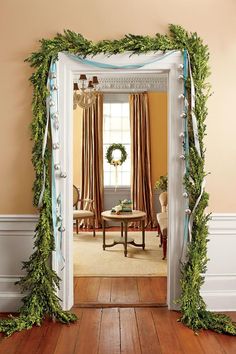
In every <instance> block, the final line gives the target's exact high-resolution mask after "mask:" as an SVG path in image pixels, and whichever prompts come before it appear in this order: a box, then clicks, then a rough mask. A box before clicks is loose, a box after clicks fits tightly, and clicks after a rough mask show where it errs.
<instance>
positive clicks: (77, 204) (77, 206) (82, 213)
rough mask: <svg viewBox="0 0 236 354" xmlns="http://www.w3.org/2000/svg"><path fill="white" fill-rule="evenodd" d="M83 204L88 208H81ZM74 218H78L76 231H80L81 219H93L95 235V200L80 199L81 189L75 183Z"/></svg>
mask: <svg viewBox="0 0 236 354" xmlns="http://www.w3.org/2000/svg"><path fill="white" fill-rule="evenodd" d="M82 205H87V206H88V210H86V209H81V206H82ZM73 207H74V210H73V220H76V233H77V234H78V233H79V221H80V220H84V219H92V220H93V236H94V237H95V212H94V201H93V200H92V199H80V192H79V189H78V188H77V187H76V186H75V185H73Z"/></svg>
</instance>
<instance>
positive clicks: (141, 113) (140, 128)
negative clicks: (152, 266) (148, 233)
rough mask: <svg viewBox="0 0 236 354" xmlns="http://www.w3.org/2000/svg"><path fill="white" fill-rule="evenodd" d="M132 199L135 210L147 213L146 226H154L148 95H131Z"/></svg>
mask: <svg viewBox="0 0 236 354" xmlns="http://www.w3.org/2000/svg"><path fill="white" fill-rule="evenodd" d="M130 123H131V162H132V164H131V166H132V173H131V198H132V201H133V206H134V209H136V210H142V211H145V213H146V214H147V216H146V226H151V227H152V226H154V225H153V224H154V218H153V216H154V215H153V194H152V184H151V149H150V132H149V129H150V127H149V112H148V94H147V93H146V92H144V93H135V94H131V95H130Z"/></svg>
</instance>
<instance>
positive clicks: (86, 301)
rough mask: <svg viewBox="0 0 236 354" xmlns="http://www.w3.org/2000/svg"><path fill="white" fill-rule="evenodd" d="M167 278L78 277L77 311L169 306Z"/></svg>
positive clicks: (76, 287)
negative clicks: (167, 302)
mask: <svg viewBox="0 0 236 354" xmlns="http://www.w3.org/2000/svg"><path fill="white" fill-rule="evenodd" d="M166 291H167V278H166V277H107V278H106V277H75V278H74V299H75V301H74V306H75V307H101V305H102V306H103V307H114V306H119V307H132V306H135V307H139V306H142V307H144V306H149V307H150V306H158V305H162V306H163V305H165V304H166Z"/></svg>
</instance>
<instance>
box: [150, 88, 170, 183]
mask: <svg viewBox="0 0 236 354" xmlns="http://www.w3.org/2000/svg"><path fill="white" fill-rule="evenodd" d="M148 103H149V114H150V139H151V171H152V186H153V187H154V185H155V182H156V181H157V180H158V179H159V178H160V176H164V175H166V174H167V94H166V92H149V93H148Z"/></svg>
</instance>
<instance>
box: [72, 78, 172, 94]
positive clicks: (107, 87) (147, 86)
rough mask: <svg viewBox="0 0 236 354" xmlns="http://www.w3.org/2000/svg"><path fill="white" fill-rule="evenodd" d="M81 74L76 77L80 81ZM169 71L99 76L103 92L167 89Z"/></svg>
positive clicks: (76, 80)
mask: <svg viewBox="0 0 236 354" xmlns="http://www.w3.org/2000/svg"><path fill="white" fill-rule="evenodd" d="M78 79H79V76H78V77H77V75H76V76H75V78H74V82H78ZM167 80H168V75H167V73H161V74H159V73H150V74H149V73H147V74H141V73H138V74H137V73H136V74H128V73H127V74H123V73H122V74H103V75H101V76H99V89H100V91H102V92H137V91H159V92H166V91H167Z"/></svg>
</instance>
